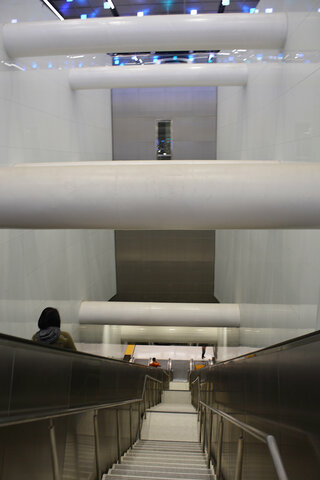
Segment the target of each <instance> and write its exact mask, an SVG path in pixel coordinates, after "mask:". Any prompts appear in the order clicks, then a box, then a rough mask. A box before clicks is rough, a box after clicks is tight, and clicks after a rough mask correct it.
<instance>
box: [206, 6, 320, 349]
mask: <svg viewBox="0 0 320 480" xmlns="http://www.w3.org/2000/svg"><path fill="white" fill-rule="evenodd" d="M266 7H269V8H270V7H273V9H274V12H279V11H287V12H288V20H289V31H288V39H287V43H286V45H285V48H284V51H283V57H284V58H283V60H281V59H280V60H276V61H274V62H268V63H266V62H265V61H263V60H260V61H259V60H258V59H255V60H254V59H253V60H251V63H250V70H249V72H250V73H249V78H248V85H247V87H246V89H241V88H237V87H231V88H228V89H226V88H223V87H219V88H218V135H217V137H218V142H217V158H219V159H235V160H243V159H248V160H252V159H255V160H258V159H261V160H279V161H283V162H286V161H295V162H306V161H307V162H318V161H319V146H320V114H319V111H320V63H319V44H320V42H319V35H320V13H318V8H320V1H319V0H268V1H267V0H262V1H261V2H260V3H259V5H258V8H259V10H260V12H261V11H264V9H265V8H266ZM271 15H272V14H271ZM257 53H259V52H248V58H249V55H250V54H257ZM273 54H274V55H276V56H277V55H278V52H273ZM250 58H252V57H250ZM307 194H308V192H307V191H306V195H307ZM319 259H320V232H319V231H307V230H306V231H292V230H291V231H290V230H283V231H277V232H276V231H273V230H270V231H260V232H259V231H255V230H247V231H241V230H238V231H218V232H217V234H216V266H215V295H216V297H217V298H218V299H219V300H220V301H221V302H240V303H251V304H253V305H250V309H248V308H247V307H246V306H245V305H243V306H242V307H241V308H240V312H241V322H242V325H243V328H241V329H240V338H241V343H242V345H252V346H263V345H268V344H271V343H274V342H278V341H281V340H284V339H287V338H290V337H294V336H297V335H301V334H304V333H307V332H309V331H312V330H314V329H315V328H319V326H318V319H317V317H318V315H317V308H316V307H317V306H319V292H320V260H319ZM259 303H264V304H296V305H312V306H313V309H312V310H311V311H309V312H308V313H306V311H305V310H303V309H302V310H301V316H300V319H299V322H300V325H297V324H296V322H295V323H294V325H292V319H291V316H290V315H289V314H288V316H287V321H286V324H284V323H283V322H284V321H285V319H284V318H283V317H282V320H281V328H280V327H279V325H278V324H277V320H278V319H277V315H275V314H272V313H271V314H269V317H268V316H261V315H256V314H255V312H254V304H259ZM257 308H260V307H259V306H258V305H257ZM256 313H257V312H256ZM259 319H260V320H259Z"/></svg>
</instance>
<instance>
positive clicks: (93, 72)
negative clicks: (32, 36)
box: [69, 63, 248, 90]
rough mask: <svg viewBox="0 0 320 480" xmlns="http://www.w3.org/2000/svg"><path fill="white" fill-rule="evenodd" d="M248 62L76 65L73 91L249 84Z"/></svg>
mask: <svg viewBox="0 0 320 480" xmlns="http://www.w3.org/2000/svg"><path fill="white" fill-rule="evenodd" d="M247 80H248V67H247V65H246V64H227V65H225V64H220V63H218V64H209V65H208V64H180V65H177V64H168V65H133V66H126V67H125V68H121V67H91V68H73V69H71V70H70V71H69V82H70V87H71V88H72V89H73V90H84V89H98V88H136V87H137V88H139V87H211V86H235V85H246V83H247Z"/></svg>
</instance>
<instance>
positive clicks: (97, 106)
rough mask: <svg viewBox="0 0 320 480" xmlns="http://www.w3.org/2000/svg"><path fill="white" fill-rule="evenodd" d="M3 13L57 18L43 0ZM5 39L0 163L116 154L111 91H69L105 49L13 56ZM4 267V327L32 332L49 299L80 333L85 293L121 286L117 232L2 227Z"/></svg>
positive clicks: (0, 306) (19, 1)
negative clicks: (73, 73)
mask: <svg viewBox="0 0 320 480" xmlns="http://www.w3.org/2000/svg"><path fill="white" fill-rule="evenodd" d="M0 18H1V22H2V23H6V22H10V21H11V19H17V20H18V21H37V20H57V18H56V17H55V16H54V15H53V14H52V13H51V11H50V10H49V9H48V8H47V7H46V6H44V5H43V4H42V3H41V2H39V1H38V0H15V1H12V2H1V3H0ZM0 26H2V25H0ZM1 42H2V40H1V39H0V60H1V63H0V165H1V166H11V165H13V164H15V163H21V162H23V163H24V162H52V161H55V162H59V161H82V160H85V161H91V160H92V161H97V160H110V159H112V140H111V101H110V91H96V92H95V91H89V92H72V91H70V88H69V85H68V80H67V73H68V69H69V68H71V67H73V66H74V67H78V68H81V65H82V64H83V65H91V64H92V63H95V64H97V65H99V64H105V63H106V56H105V55H100V56H89V55H87V56H85V57H81V58H71V57H52V58H46V57H45V58H41V59H37V58H36V59H35V58H28V59H8V58H7V57H6V54H5V51H4V48H3V45H2V43H1ZM48 195H50V192H48ZM0 268H1V279H0V332H1V333H6V334H11V335H17V336H20V337H25V338H30V337H31V335H32V334H33V333H34V332H35V330H36V323H37V320H38V317H39V314H40V312H41V310H42V309H43V308H44V307H45V306H48V305H50V306H54V307H57V308H58V309H59V310H60V313H61V318H62V322H63V328H65V329H67V330H69V331H71V332H72V334H73V335H74V337H75V340H77V339H78V328H77V314H78V308H79V304H80V301H81V300H83V299H86V300H103V299H109V298H110V297H112V296H113V295H114V294H115V293H116V281H115V263H114V232H113V231H106V230H96V231H91V230H86V231H80V230H59V231H58V230H47V231H43V230H42V231H40V230H39V231H37V230H1V231H0Z"/></svg>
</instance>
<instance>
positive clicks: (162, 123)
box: [157, 120, 172, 160]
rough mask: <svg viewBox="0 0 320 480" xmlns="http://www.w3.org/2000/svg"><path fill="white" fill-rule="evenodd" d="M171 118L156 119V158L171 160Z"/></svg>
mask: <svg viewBox="0 0 320 480" xmlns="http://www.w3.org/2000/svg"><path fill="white" fill-rule="evenodd" d="M171 159H172V153H171V120H158V124H157V160H171Z"/></svg>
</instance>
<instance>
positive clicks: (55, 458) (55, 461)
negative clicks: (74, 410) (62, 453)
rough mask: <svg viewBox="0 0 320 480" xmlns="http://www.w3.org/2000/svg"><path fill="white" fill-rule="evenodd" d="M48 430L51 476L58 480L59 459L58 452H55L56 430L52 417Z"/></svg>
mask: <svg viewBox="0 0 320 480" xmlns="http://www.w3.org/2000/svg"><path fill="white" fill-rule="evenodd" d="M49 432H50V445H51V457H52V469H53V478H54V480H60V469H59V460H58V452H57V442H56V431H55V426H54V423H53V419H52V418H51V419H50V421H49Z"/></svg>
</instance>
